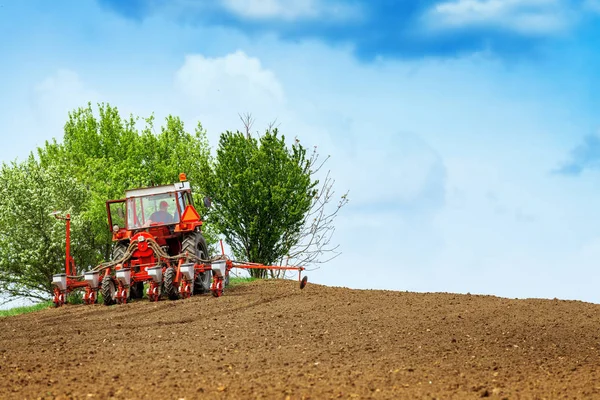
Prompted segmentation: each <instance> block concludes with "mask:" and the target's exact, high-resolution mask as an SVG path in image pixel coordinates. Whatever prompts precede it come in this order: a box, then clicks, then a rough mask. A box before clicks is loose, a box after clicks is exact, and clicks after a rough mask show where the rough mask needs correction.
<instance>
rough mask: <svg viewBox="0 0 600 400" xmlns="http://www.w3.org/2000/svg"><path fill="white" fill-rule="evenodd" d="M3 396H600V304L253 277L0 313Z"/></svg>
mask: <svg viewBox="0 0 600 400" xmlns="http://www.w3.org/2000/svg"><path fill="white" fill-rule="evenodd" d="M0 329H1V330H0V398H2V399H13V398H14V399H25V398H32V399H35V398H82V399H106V398H111V397H114V398H132V399H137V398H148V399H182V398H184V399H196V398H202V399H204V398H209V399H212V398H214V399H225V398H228V399H259V398H268V399H287V398H289V399H309V398H310V399H328V398H374V399H384V398H387V399H397V398H407V399H422V398H423V399H426V398H439V399H453V398H460V399H468V398H480V397H491V398H510V399H513V398H537V399H542V398H549V399H550V398H551V399H558V398H586V399H589V398H600V356H599V350H600V305H596V304H589V303H583V302H575V301H559V300H532V299H530V300H510V299H504V298H498V297H492V296H474V295H473V296H471V295H457V294H441V293H434V294H424V293H405V292H392V291H375V290H373V291H367V290H350V289H345V288H333V287H325V286H320V285H315V284H310V283H309V284H308V286H307V287H306V288H305V289H304V290H302V291H301V290H300V289H299V288H298V285H297V282H293V281H261V282H253V283H250V284H243V285H240V286H236V287H233V288H231V289H230V290H229V291H228V292H227V293H225V295H224V296H223V297H221V298H218V299H216V298H213V297H212V296H210V295H205V296H197V297H195V298H191V299H187V300H179V301H174V302H173V301H168V300H164V301H160V302H159V303H149V302H146V301H141V302H137V303H131V304H127V305H121V306H112V307H105V306H103V305H94V306H83V305H81V306H66V307H63V308H60V309H48V310H44V311H41V312H37V313H32V314H25V315H20V316H16V317H7V318H3V319H0Z"/></svg>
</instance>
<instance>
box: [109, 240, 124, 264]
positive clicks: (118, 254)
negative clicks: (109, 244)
mask: <svg viewBox="0 0 600 400" xmlns="http://www.w3.org/2000/svg"><path fill="white" fill-rule="evenodd" d="M126 252H127V244H126V243H124V242H117V243H115V246H114V247H113V249H112V253H111V258H110V259H111V260H112V261H118V260H120V259H122V258H123V256H124V255H125V253H126Z"/></svg>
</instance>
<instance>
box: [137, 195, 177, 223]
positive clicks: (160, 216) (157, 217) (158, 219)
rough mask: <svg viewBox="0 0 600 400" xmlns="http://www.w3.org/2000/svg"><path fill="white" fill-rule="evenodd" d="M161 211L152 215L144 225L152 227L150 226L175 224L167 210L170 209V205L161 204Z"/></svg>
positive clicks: (164, 202)
mask: <svg viewBox="0 0 600 400" xmlns="http://www.w3.org/2000/svg"><path fill="white" fill-rule="evenodd" d="M159 207H160V210H158V211H156V212H154V213H152V215H150V218H149V219H148V220H147V221H146V223H145V224H144V225H145V226H150V224H153V223H154V224H171V223H173V222H174V219H173V216H172V215H171V214H169V212H168V211H167V209H168V208H169V203H167V202H166V201H164V200H163V201H161V202H160V205H159Z"/></svg>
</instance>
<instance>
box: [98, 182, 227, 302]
mask: <svg viewBox="0 0 600 400" xmlns="http://www.w3.org/2000/svg"><path fill="white" fill-rule="evenodd" d="M204 202H205V205H206V206H210V200H209V199H208V198H205V199H204ZM106 208H107V213H108V222H109V226H110V227H112V233H113V241H114V247H113V250H112V257H111V260H112V264H113V266H114V268H115V275H114V276H113V275H111V274H110V272H109V270H108V269H107V270H106V273H105V274H104V276H103V278H102V281H101V282H98V283H100V292H101V293H102V296H103V298H104V304H105V305H111V304H114V303H115V302H118V303H124V302H126V301H127V299H139V298H142V297H143V296H144V283H146V282H149V283H150V285H149V288H148V290H147V294H148V297H149V298H150V299H151V300H158V297H160V295H161V294H165V295H166V296H167V297H168V298H169V299H171V300H176V299H178V298H179V297H180V296H181V297H188V296H189V295H191V294H202V293H207V292H209V291H211V284H212V283H213V268H211V265H210V263H211V260H210V258H209V253H208V247H207V245H206V241H205V239H204V237H203V235H202V230H201V228H202V220H201V218H200V215H199V214H198V212H197V211H196V209H195V207H194V202H193V199H192V193H191V188H190V184H189V182H187V181H186V177H185V174H181V175H180V182H179V183H176V184H173V185H163V186H153V187H146V188H139V189H131V190H127V191H126V192H125V198H124V199H120V200H110V201H107V202H106ZM115 264H116V265H115ZM205 264H206V265H205ZM219 272H223V275H224V279H222V280H221V285H223V283H224V285H225V286H226V285H227V284H228V280H229V270H228V269H227V270H226V271H225V270H222V271H219ZM223 280H224V282H222V281H223ZM217 283H218V282H217ZM221 290H222V287H221Z"/></svg>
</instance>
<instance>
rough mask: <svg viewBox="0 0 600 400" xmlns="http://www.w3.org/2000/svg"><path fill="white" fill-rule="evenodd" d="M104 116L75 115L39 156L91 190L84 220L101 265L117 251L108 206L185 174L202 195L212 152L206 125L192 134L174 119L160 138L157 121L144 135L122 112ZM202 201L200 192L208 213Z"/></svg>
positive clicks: (108, 110)
mask: <svg viewBox="0 0 600 400" xmlns="http://www.w3.org/2000/svg"><path fill="white" fill-rule="evenodd" d="M98 114H99V117H96V116H95V115H94V113H93V110H92V107H91V104H88V106H87V107H86V108H79V109H77V110H75V111H73V112H72V113H69V119H68V121H67V123H66V124H65V135H64V140H63V142H62V143H57V141H56V140H54V141H53V142H52V143H48V142H46V144H45V146H44V147H43V148H40V149H38V155H39V158H40V161H41V164H42V165H43V166H56V167H57V168H60V169H62V170H64V171H65V173H66V174H69V175H71V176H74V177H76V178H77V181H78V182H81V183H82V184H84V185H86V187H88V188H89V189H90V193H91V199H90V202H89V207H88V208H87V209H86V210H85V211H84V212H83V215H82V217H83V218H84V219H85V220H86V221H89V222H90V223H91V226H92V229H91V232H92V233H93V235H94V241H95V243H98V246H99V249H101V251H100V252H99V254H98V257H97V260H96V261H97V262H100V261H102V260H105V259H107V258H108V257H109V255H110V248H111V232H110V228H109V226H108V220H107V217H106V205H105V202H106V201H107V200H110V199H120V198H123V196H124V194H125V190H127V189H131V188H136V187H144V186H152V185H164V184H172V183H174V182H176V181H177V180H178V174H179V173H180V172H185V173H186V175H187V177H188V180H189V181H190V184H191V185H192V189H193V190H194V191H198V192H199V191H201V188H202V186H201V184H202V180H203V176H202V174H201V171H202V170H203V169H206V167H205V165H206V164H207V163H208V157H209V147H208V141H207V139H206V132H205V131H204V130H203V128H202V125H200V124H198V126H197V127H196V130H195V132H194V134H190V133H188V132H186V131H185V129H184V125H183V122H182V121H181V120H180V119H179V118H178V117H173V116H168V117H167V118H166V121H165V126H163V127H161V128H160V132H159V133H155V132H154V131H155V129H154V117H152V116H151V117H149V118H146V119H144V122H145V125H144V127H143V128H142V129H141V130H139V129H138V128H137V123H138V122H139V120H140V118H139V117H138V118H134V117H133V116H130V117H129V118H128V119H123V118H122V117H121V116H120V114H119V112H118V109H117V108H116V107H112V106H110V105H107V104H100V105H99V107H98ZM200 196H201V194H200V193H195V201H196V206H197V208H198V209H199V212H201V213H202V212H203V211H205V210H204V209H203V206H202V202H201V201H198V198H199V197H200ZM207 236H208V241H209V243H211V244H213V243H215V242H216V238H215V234H214V233H212V234H211V232H208V235H207Z"/></svg>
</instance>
